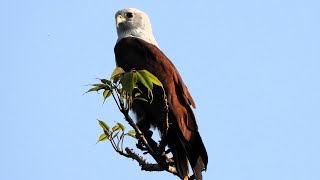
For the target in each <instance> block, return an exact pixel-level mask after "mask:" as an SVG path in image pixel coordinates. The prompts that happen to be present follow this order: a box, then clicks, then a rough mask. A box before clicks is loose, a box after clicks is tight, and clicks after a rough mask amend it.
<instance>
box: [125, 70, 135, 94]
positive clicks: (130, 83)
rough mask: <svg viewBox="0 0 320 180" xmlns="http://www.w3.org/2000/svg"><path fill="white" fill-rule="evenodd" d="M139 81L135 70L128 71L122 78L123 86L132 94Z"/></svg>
mask: <svg viewBox="0 0 320 180" xmlns="http://www.w3.org/2000/svg"><path fill="white" fill-rule="evenodd" d="M136 83H137V74H136V73H134V72H127V73H125V74H124V75H123V77H122V79H121V84H122V88H123V89H124V90H125V91H126V92H127V93H128V94H129V96H132V91H133V89H134V87H135V85H136Z"/></svg>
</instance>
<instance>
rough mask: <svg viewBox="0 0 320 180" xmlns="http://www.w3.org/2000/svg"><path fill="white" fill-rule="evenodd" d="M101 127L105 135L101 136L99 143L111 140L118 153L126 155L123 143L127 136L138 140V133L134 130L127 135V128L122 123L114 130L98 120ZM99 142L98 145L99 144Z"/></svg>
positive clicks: (115, 126) (117, 124)
mask: <svg viewBox="0 0 320 180" xmlns="http://www.w3.org/2000/svg"><path fill="white" fill-rule="evenodd" d="M98 122H99V125H100V127H101V128H102V129H103V132H104V133H103V134H101V135H100V136H99V139H98V142H100V141H106V140H109V141H110V142H111V145H112V147H113V148H114V149H115V150H116V151H117V152H121V153H124V149H123V142H124V138H125V137H126V136H130V137H133V138H135V139H136V131H135V130H134V129H132V130H130V131H128V132H126V133H125V129H126V128H125V126H124V125H123V124H121V123H119V122H118V123H116V125H114V126H113V127H112V128H110V126H109V125H108V124H107V123H105V122H104V121H102V120H98ZM98 142H97V143H98Z"/></svg>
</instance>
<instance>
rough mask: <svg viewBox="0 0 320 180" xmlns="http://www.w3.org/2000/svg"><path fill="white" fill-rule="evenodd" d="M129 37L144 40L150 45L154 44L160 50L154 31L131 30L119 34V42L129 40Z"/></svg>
mask: <svg viewBox="0 0 320 180" xmlns="http://www.w3.org/2000/svg"><path fill="white" fill-rule="evenodd" d="M127 37H135V38H139V39H142V40H144V41H146V42H148V43H150V44H153V45H155V46H157V47H158V48H159V45H158V43H157V41H156V39H155V38H154V36H153V34H152V31H151V32H147V31H145V30H142V29H130V30H126V31H122V32H118V39H117V42H119V41H120V40H121V39H123V38H127ZM159 49H160V48H159Z"/></svg>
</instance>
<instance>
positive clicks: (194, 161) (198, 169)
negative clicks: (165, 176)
mask: <svg viewBox="0 0 320 180" xmlns="http://www.w3.org/2000/svg"><path fill="white" fill-rule="evenodd" d="M194 133H196V134H195V138H194V139H193V140H192V141H191V142H188V141H186V140H185V139H184V137H183V136H182V134H179V133H177V132H172V131H171V135H170V136H169V137H170V139H168V145H169V147H170V149H171V151H172V154H173V158H174V162H175V166H176V168H177V172H178V175H179V177H180V178H181V179H183V178H185V177H186V176H188V177H189V163H190V166H191V168H192V171H193V173H194V175H193V176H192V178H193V179H196V180H202V171H204V170H206V168H207V164H208V155H207V151H206V149H205V147H204V144H203V142H202V139H201V137H200V135H199V133H198V132H194ZM192 178H190V179H192Z"/></svg>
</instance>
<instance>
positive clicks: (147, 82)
mask: <svg viewBox="0 0 320 180" xmlns="http://www.w3.org/2000/svg"><path fill="white" fill-rule="evenodd" d="M136 74H137V78H138V81H139V82H141V84H143V85H144V86H145V87H146V88H147V89H148V90H149V91H152V89H153V83H152V80H151V78H149V76H148V74H147V73H145V72H143V71H137V72H136Z"/></svg>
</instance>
